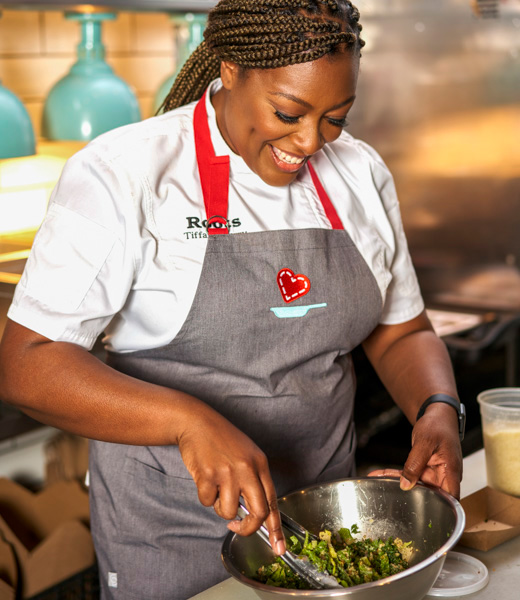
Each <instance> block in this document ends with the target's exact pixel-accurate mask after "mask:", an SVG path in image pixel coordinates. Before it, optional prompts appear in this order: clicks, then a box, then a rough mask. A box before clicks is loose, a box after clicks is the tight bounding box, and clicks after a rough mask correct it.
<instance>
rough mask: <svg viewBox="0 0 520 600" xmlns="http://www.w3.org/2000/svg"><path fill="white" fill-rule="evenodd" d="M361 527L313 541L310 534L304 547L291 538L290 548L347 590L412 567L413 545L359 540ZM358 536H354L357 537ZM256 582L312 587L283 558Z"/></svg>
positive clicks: (266, 567)
mask: <svg viewBox="0 0 520 600" xmlns="http://www.w3.org/2000/svg"><path fill="white" fill-rule="evenodd" d="M358 533H359V527H358V526H357V525H355V524H354V525H352V527H351V528H350V529H348V528H347V527H342V528H341V529H340V530H339V531H338V532H337V533H336V534H332V533H331V532H330V531H328V530H324V531H320V533H319V536H318V539H317V540H316V539H313V540H311V539H309V534H308V532H307V534H306V536H305V541H304V542H303V545H302V544H301V543H300V542H299V541H298V539H297V538H296V537H295V536H291V537H290V538H289V543H288V547H289V549H290V550H291V551H292V552H294V553H295V554H298V555H299V556H300V557H304V556H306V557H308V559H309V560H310V561H311V562H312V563H313V564H314V565H316V567H317V568H318V569H319V570H320V571H323V572H325V571H326V572H327V573H329V575H333V576H334V577H336V579H337V580H338V582H339V583H340V584H341V585H342V586H343V587H352V586H354V585H358V584H360V583H368V582H370V581H377V580H379V579H383V578H384V577H388V576H390V575H394V574H395V573H400V572H401V571H404V570H405V569H406V568H408V566H409V565H408V563H409V561H410V559H411V557H412V555H413V548H412V542H407V543H405V542H403V541H402V540H400V539H399V538H395V539H393V538H391V537H390V538H388V539H386V540H381V539H376V540H373V539H370V538H367V537H363V538H362V539H356V538H355V537H354V535H355V534H358ZM353 534H354V535H353ZM256 579H257V580H258V581H261V582H262V583H266V584H268V585H274V586H276V587H283V588H289V589H300V590H303V589H309V586H308V585H307V583H306V582H305V581H303V580H302V579H301V578H300V577H298V575H296V574H295V573H293V571H291V569H290V568H289V567H288V566H287V565H286V564H285V563H284V562H283V561H282V560H281V559H280V558H278V557H277V558H276V559H275V561H274V563H272V564H271V565H264V566H262V567H260V569H258V571H257V575H256Z"/></svg>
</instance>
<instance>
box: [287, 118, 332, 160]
mask: <svg viewBox="0 0 520 600" xmlns="http://www.w3.org/2000/svg"><path fill="white" fill-rule="evenodd" d="M293 136H294V142H295V145H296V146H297V148H298V149H299V150H300V152H301V153H302V154H305V155H306V156H310V155H311V154H314V153H316V152H318V150H321V149H322V148H323V146H324V145H325V140H324V139H323V136H322V134H321V131H320V127H319V124H317V123H307V124H305V125H304V124H301V125H300V126H299V127H298V129H297V130H296V131H295V132H294V134H293Z"/></svg>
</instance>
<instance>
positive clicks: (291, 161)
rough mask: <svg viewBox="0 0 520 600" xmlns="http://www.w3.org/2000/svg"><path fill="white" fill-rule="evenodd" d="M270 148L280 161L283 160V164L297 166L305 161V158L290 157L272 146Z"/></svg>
mask: <svg viewBox="0 0 520 600" xmlns="http://www.w3.org/2000/svg"><path fill="white" fill-rule="evenodd" d="M272 148H273V151H274V153H275V154H276V156H277V157H278V158H279V159H280V160H283V161H284V162H286V163H288V164H290V165H299V164H301V163H302V162H303V161H304V160H305V158H298V157H296V156H291V155H290V154H286V153H285V152H284V151H283V150H279V149H278V148H275V147H274V146H272Z"/></svg>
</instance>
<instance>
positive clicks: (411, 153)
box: [403, 105, 520, 179]
mask: <svg viewBox="0 0 520 600" xmlns="http://www.w3.org/2000/svg"><path fill="white" fill-rule="evenodd" d="M519 131H520V112H519V110H518V106H517V105H512V106H501V107H493V108H485V109H475V110H467V111H465V112H463V113H459V114H454V115H451V116H445V117H444V118H443V119H442V121H438V120H429V121H428V122H427V123H425V124H424V125H422V126H420V127H418V128H416V129H414V131H413V137H412V138H411V139H410V140H408V142H407V144H406V147H407V148H408V153H407V154H406V156H405V157H404V158H403V160H404V166H405V168H406V170H407V173H408V174H421V175H424V174H428V175H439V176H445V177H468V176H478V177H493V178H496V179H499V178H503V179H508V178H510V177H518V176H519V175H520V153H519V152H518V132H519Z"/></svg>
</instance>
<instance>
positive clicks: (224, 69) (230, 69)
mask: <svg viewBox="0 0 520 600" xmlns="http://www.w3.org/2000/svg"><path fill="white" fill-rule="evenodd" d="M239 73H240V67H239V66H238V65H237V64H236V63H234V62H230V61H227V60H223V61H222V62H221V63H220V78H221V79H222V85H223V86H224V88H225V89H226V90H228V91H229V90H231V89H233V87H235V85H236V82H237V81H238V78H239Z"/></svg>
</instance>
